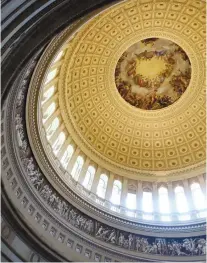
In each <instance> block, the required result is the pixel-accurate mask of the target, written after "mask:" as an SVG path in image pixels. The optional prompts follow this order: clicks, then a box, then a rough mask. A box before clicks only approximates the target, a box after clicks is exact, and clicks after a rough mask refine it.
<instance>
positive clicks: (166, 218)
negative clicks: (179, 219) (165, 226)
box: [161, 215, 171, 222]
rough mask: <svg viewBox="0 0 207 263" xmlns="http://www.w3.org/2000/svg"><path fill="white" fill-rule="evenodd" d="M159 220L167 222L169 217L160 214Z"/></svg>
mask: <svg viewBox="0 0 207 263" xmlns="http://www.w3.org/2000/svg"><path fill="white" fill-rule="evenodd" d="M161 221H166V222H168V221H171V218H170V216H164V215H162V216H161Z"/></svg>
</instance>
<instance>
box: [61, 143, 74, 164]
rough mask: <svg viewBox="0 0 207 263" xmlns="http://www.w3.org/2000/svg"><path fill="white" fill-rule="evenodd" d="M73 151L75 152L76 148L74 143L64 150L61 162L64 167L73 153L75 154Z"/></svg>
mask: <svg viewBox="0 0 207 263" xmlns="http://www.w3.org/2000/svg"><path fill="white" fill-rule="evenodd" d="M73 152H74V148H73V146H72V145H69V146H68V147H67V149H66V151H65V152H64V154H63V157H62V159H61V163H62V165H63V167H64V168H66V167H67V165H68V163H69V161H70V159H71V157H72V155H73Z"/></svg>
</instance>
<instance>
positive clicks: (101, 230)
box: [96, 226, 104, 237]
mask: <svg viewBox="0 0 207 263" xmlns="http://www.w3.org/2000/svg"><path fill="white" fill-rule="evenodd" d="M103 230H104V228H103V226H100V228H99V229H98V231H97V233H96V236H97V237H100V236H101V234H102V233H103Z"/></svg>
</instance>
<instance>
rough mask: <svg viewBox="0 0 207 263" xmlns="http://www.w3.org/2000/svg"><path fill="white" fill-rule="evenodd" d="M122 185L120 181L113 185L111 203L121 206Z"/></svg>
mask: <svg viewBox="0 0 207 263" xmlns="http://www.w3.org/2000/svg"><path fill="white" fill-rule="evenodd" d="M121 189H122V183H121V182H120V181H119V180H115V181H114V184H113V189H112V194H111V202H112V203H113V204H115V205H119V204H120V198H121Z"/></svg>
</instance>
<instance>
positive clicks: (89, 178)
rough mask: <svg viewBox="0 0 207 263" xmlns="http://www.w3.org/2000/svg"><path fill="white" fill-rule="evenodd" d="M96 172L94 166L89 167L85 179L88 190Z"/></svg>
mask: <svg viewBox="0 0 207 263" xmlns="http://www.w3.org/2000/svg"><path fill="white" fill-rule="evenodd" d="M95 172H96V170H95V168H94V167H93V166H89V167H88V170H87V172H86V176H85V178H84V181H83V186H84V187H85V188H86V189H88V190H90V189H91V186H92V182H93V178H94V175H95Z"/></svg>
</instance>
